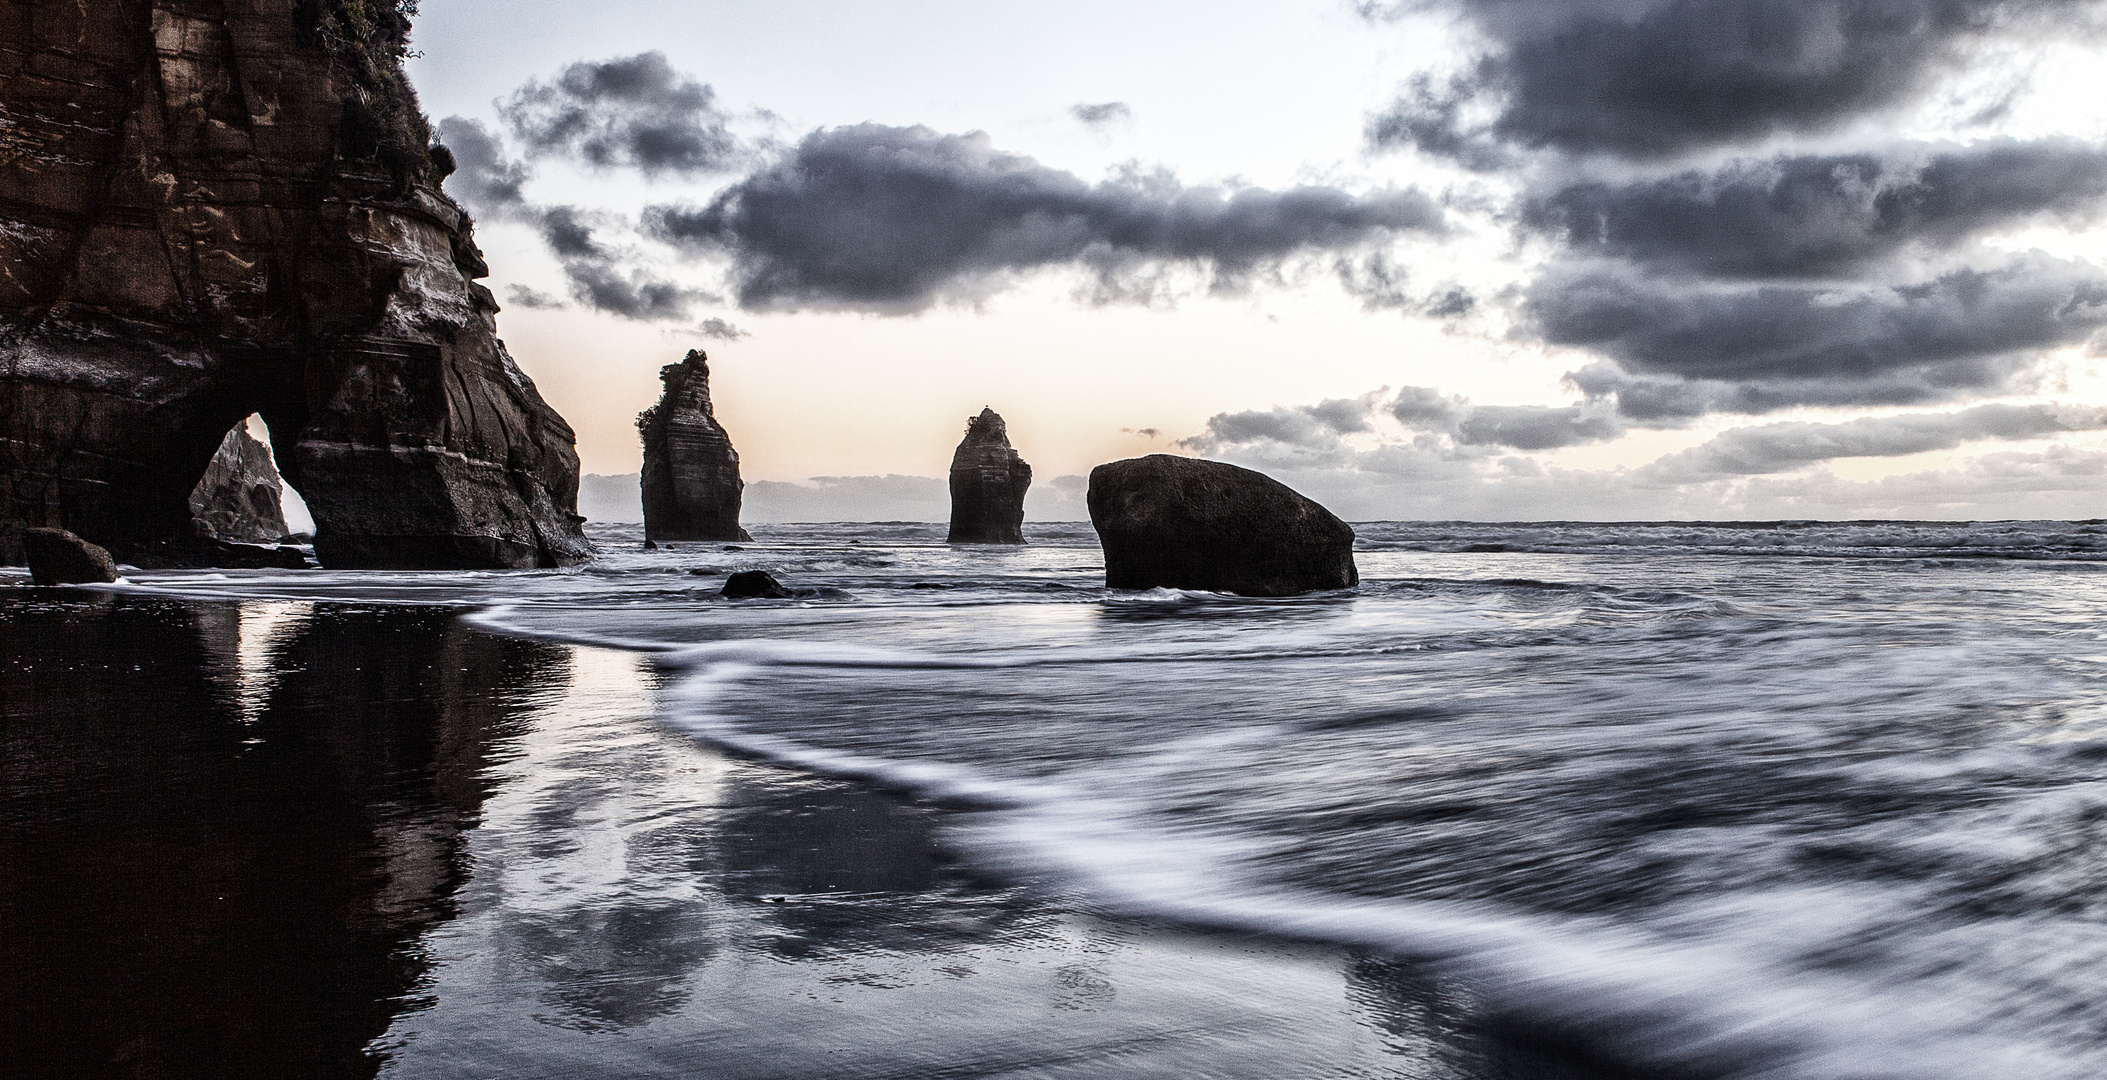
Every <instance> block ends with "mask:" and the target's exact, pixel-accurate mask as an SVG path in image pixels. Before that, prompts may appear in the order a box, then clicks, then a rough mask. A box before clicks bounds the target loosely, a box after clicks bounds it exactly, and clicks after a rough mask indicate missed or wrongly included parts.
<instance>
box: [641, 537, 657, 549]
mask: <svg viewBox="0 0 2107 1080" xmlns="http://www.w3.org/2000/svg"><path fill="white" fill-rule="evenodd" d="M644 550H645V551H657V550H658V541H656V540H646V541H644Z"/></svg>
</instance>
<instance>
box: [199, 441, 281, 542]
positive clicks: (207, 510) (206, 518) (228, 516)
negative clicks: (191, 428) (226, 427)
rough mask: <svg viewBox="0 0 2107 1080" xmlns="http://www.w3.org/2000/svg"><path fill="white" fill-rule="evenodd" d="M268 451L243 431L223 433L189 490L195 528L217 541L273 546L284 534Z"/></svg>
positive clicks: (279, 503)
mask: <svg viewBox="0 0 2107 1080" xmlns="http://www.w3.org/2000/svg"><path fill="white" fill-rule="evenodd" d="M280 486H281V485H280V483H279V478H278V469H277V468H276V467H275V466H273V465H272V464H271V451H270V449H269V448H267V447H265V446H264V445H263V444H262V443H260V442H257V441H256V440H255V438H254V437H252V436H250V434H249V433H248V432H247V431H246V430H244V429H242V428H235V429H234V430H232V431H229V432H227V437H226V438H225V439H224V440H222V441H221V442H220V444H219V452H218V453H216V454H213V455H212V461H211V463H210V464H208V465H206V466H205V475H204V477H203V478H201V479H200V480H199V481H198V486H197V487H194V488H192V489H191V490H190V515H191V519H192V520H193V521H194V522H195V523H196V526H195V527H196V528H198V529H199V531H201V532H202V533H204V535H206V536H210V537H212V538H213V539H215V540H226V541H229V542H232V543H236V544H275V543H277V542H278V541H279V540H280V539H282V538H284V536H285V534H286V527H285V505H284V502H283V501H282V500H281V499H280V497H279V489H280Z"/></svg>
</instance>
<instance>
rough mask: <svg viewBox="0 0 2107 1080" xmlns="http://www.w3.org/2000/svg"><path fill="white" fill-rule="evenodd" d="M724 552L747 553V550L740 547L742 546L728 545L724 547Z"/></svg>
mask: <svg viewBox="0 0 2107 1080" xmlns="http://www.w3.org/2000/svg"><path fill="white" fill-rule="evenodd" d="M724 550H726V551H745V550H746V549H745V548H743V547H740V546H739V545H737V544H726V545H724Z"/></svg>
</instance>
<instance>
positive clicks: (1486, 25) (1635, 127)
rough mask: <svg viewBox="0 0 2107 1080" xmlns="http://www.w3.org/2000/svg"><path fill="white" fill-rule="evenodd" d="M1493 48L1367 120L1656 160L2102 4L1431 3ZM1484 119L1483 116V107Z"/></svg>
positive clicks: (1848, 99)
mask: <svg viewBox="0 0 2107 1080" xmlns="http://www.w3.org/2000/svg"><path fill="white" fill-rule="evenodd" d="M1400 6H1401V7H1402V8H1409V9H1413V10H1424V9H1427V8H1436V9H1443V8H1445V9H1450V10H1453V11H1455V12H1456V13H1457V14H1458V15H1460V16H1461V17H1462V19H1463V20H1464V21H1465V22H1466V24H1467V25H1469V26H1470V27H1471V28H1472V29H1474V30H1476V31H1477V32H1478V34H1479V35H1480V36H1481V37H1482V39H1483V40H1484V41H1485V42H1486V43H1487V50H1486V52H1485V53H1484V54H1483V55H1482V57H1480V58H1479V60H1478V61H1477V63H1476V64H1475V65H1474V66H1472V67H1471V68H1469V69H1468V70H1467V71H1466V72H1464V73H1463V74H1461V75H1458V76H1455V77H1454V78H1452V79H1451V80H1450V81H1448V82H1446V83H1436V82H1434V81H1432V80H1431V79H1429V80H1423V81H1421V82H1418V83H1415V84H1414V85H1412V86H1411V87H1410V88H1408V90H1407V92H1406V93H1405V94H1404V95H1403V96H1402V97H1401V98H1400V99H1399V100H1398V102H1397V103H1396V104H1395V105H1394V106H1392V108H1391V109H1390V110H1389V111H1387V112H1385V113H1384V114H1382V115H1381V116H1378V117H1376V118H1375V119H1374V120H1372V121H1371V123H1370V128H1369V132H1370V136H1371V138H1372V139H1374V140H1375V142H1376V143H1377V144H1378V145H1386V146H1404V145H1409V146H1414V147H1417V148H1419V149H1421V150H1424V151H1428V152H1431V153H1437V154H1443V155H1446V156H1449V157H1452V158H1456V159H1458V160H1461V161H1464V162H1465V163H1467V164H1477V165H1479V166H1481V167H1485V166H1496V165H1497V164H1498V162H1499V160H1500V156H1499V155H1500V153H1501V148H1502V147H1521V148H1527V149H1551V150H1557V151H1563V152H1566V153H1573V154H1584V153H1608V154H1614V155H1618V156H1622V157H1628V158H1656V157H1663V156H1668V155H1672V154H1676V153H1679V152H1682V151H1685V150H1689V149H1693V148H1701V147H1711V146H1725V145H1734V144H1744V143H1749V142H1755V141H1760V140H1762V139H1764V138H1767V137H1769V136H1772V135H1776V134H1787V133H1800V134H1806V133H1818V132H1823V131H1827V130H1832V129H1834V128H1836V127H1838V126H1840V125H1842V124H1843V123H1844V122H1846V121H1849V120H1853V119H1856V118H1859V117H1862V116H1866V115H1869V114H1875V113H1878V112H1881V111H1883V110H1887V109H1891V108H1894V107H1896V106H1899V105H1902V104H1905V103H1907V102H1909V101H1911V100H1912V99H1914V98H1915V97H1916V96H1918V95H1919V94H1921V93H1922V92H1923V91H1925V90H1926V88H1927V87H1928V86H1929V85H1930V84H1931V83H1932V82H1933V81H1934V80H1935V79H1936V78H1937V77H1938V76H1940V75H1942V74H1945V73H1947V72H1949V71H1951V70H1953V69H1954V68H1956V67H1957V66H1958V65H1959V64H1960V63H1961V62H1962V61H1963V60H1964V59H1965V58H1966V56H1967V55H1968V52H1969V49H1970V46H1972V45H1974V44H1976V43H1978V42H1981V41H1984V40H1987V39H1989V38H1992V37H1995V36H1998V35H2002V34H2007V33H2021V32H2027V31H2030V30H2040V29H2044V28H2050V27H2081V28H2090V27H2091V26H2093V25H2094V24H2095V23H2096V22H2097V21H2098V18H2099V14H2100V11H2101V9H2102V5H2101V4H2100V3H2099V2H2097V0H1432V2H1422V3H1411V4H1405V5H1400ZM1481 112H1482V114H1483V118H1482V119H1473V116H1474V115H1475V114H1477V113H1481Z"/></svg>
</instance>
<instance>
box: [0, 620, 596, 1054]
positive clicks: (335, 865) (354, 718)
mask: <svg viewBox="0 0 2107 1080" xmlns="http://www.w3.org/2000/svg"><path fill="white" fill-rule="evenodd" d="M26 591H27V590H25V592H26ZM53 596H56V597H58V599H51V598H50V597H53ZM0 603H4V604H5V605H6V606H5V608H4V610H0V717H4V727H0V733H4V742H0V775H4V783H0V844H4V850H5V852H6V863H7V868H8V872H7V873H6V874H5V875H0V1014H4V1017H5V1019H4V1020H0V1025H4V1027H5V1037H4V1038H0V1075H9V1076H24V1077H28V1076H37V1077H72V1076H80V1077H129V1076H138V1077H150V1076H188V1075H213V1076H221V1077H244V1076H259V1077H262V1076H269V1077H287V1076H301V1077H332V1076H366V1075H371V1074H372V1073H373V1072H374V1070H375V1068H376V1067H377V1064H378V1063H377V1061H375V1060H374V1059H373V1058H371V1057H370V1056H369V1055H367V1054H366V1053H365V1052H364V1047H365V1045H366V1044H367V1043H368V1042H369V1041H370V1040H371V1039H372V1038H373V1037H374V1036H376V1035H378V1034H380V1033H381V1032H382V1031H384V1030H385V1029H386V1027H387V1024H388V1022H389V1019H390V1017H391V1016H392V1014H393V1013H394V1012H395V1011H396V1009H397V1008H398V1007H399V1005H400V998H401V997H402V996H403V995H404V994H406V993H408V992H410V991H412V990H413V988H414V986H415V985H416V983H417V980H418V977H419V974H420V971H421V969H422V961H421V959H420V957H419V956H418V955H417V953H416V951H415V948H414V946H415V943H416V939H417V935H418V934H419V933H420V932H421V931H422V930H423V929H425V928H426V927H428V926H430V925H432V924H433V923H434V922H436V921H438V920H440V919H443V918H445V917H447V916H448V915H449V914H450V913H451V909H450V907H449V901H450V897H451V894H452V893H453V891H454V890H455V889H456V888H457V887H458V885H459V883H460V881H461V879H462V877H463V873H464V867H463V864H462V860H461V850H460V849H461V844H460V835H461V832H462V830H464V829H466V828H470V827H472V826H473V824H474V822H475V820H476V817H477V814H478V809H479V806H480V804H481V802H482V800H483V798H484V796H485V795H486V794H487V785H486V783H485V781H484V780H483V778H482V777H483V768H484V766H485V764H486V763H487V762H488V761H489V760H491V758H492V756H493V755H495V754H500V753H502V752H503V747H504V746H505V744H506V743H507V742H508V741H509V740H511V739H513V738H515V737H516V735H517V733H518V732H519V730H520V728H521V724H522V723H523V719H522V718H523V716H524V713H523V710H522V707H521V706H522V705H523V704H525V703H527V702H531V701H532V700H533V698H534V697H535V696H536V695H538V694H541V693H544V692H546V691H547V690H548V689H549V688H550V687H552V686H556V685H560V684H561V683H562V682H563V681H564V679H565V670H566V660H567V654H566V653H565V652H564V651H563V650H560V649H554V648H550V647H548V646H544V645H538V644H533V643H527V642H517V641H507V640H502V639H498V638H493V637H489V636H487V635H483V634H477V633H474V632H471V631H469V630H467V629H466V628H465V627H462V626H461V625H460V624H459V623H457V622H456V621H455V620H454V618H453V617H452V614H451V613H449V612H446V611H441V610H436V609H410V608H397V609H389V610H364V611H361V610H357V609H349V608H327V607H324V608H319V609H309V608H308V607H307V606H306V605H277V606H276V607H267V606H262V605H252V606H250V607H240V606H236V605H232V604H227V605H215V604H190V603H180V602H173V601H161V600H138V599H129V598H111V597H95V596H93V595H91V594H85V593H70V592H69V593H56V594H42V595H33V598H20V599H18V598H14V597H10V598H8V599H6V600H5V601H0Z"/></svg>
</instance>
